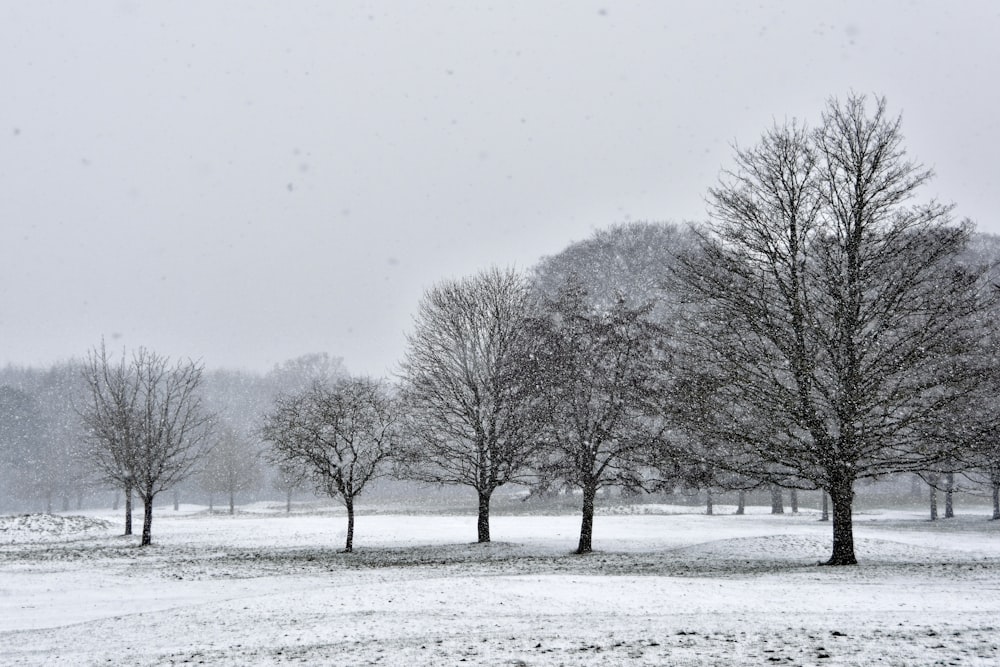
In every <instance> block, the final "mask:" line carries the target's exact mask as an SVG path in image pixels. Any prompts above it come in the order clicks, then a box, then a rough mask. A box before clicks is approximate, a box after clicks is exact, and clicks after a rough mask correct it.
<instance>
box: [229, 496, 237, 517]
mask: <svg viewBox="0 0 1000 667" xmlns="http://www.w3.org/2000/svg"><path fill="white" fill-rule="evenodd" d="M229 514H230V515H233V514H236V492H235V491H232V490H230V491H229Z"/></svg>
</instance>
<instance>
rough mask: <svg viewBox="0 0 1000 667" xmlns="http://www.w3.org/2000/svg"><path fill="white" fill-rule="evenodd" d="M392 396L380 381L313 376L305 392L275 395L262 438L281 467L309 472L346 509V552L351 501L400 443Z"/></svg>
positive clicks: (350, 539)
mask: <svg viewBox="0 0 1000 667" xmlns="http://www.w3.org/2000/svg"><path fill="white" fill-rule="evenodd" d="M398 422H399V420H398V416H397V408H396V402H395V400H394V399H393V398H392V397H391V396H390V395H389V391H388V389H387V388H386V387H385V385H384V384H383V383H381V382H379V381H376V380H372V379H368V378H350V379H344V380H340V381H337V382H335V383H332V384H328V383H326V382H323V381H320V380H317V381H316V382H314V383H313V385H312V387H310V388H309V389H306V390H305V391H302V392H299V393H296V394H292V395H282V396H279V397H278V399H277V401H276V405H275V410H274V412H273V413H271V414H270V415H268V416H267V418H266V419H265V423H264V427H263V431H262V433H263V437H264V439H265V440H267V441H268V442H270V443H271V447H272V452H273V458H274V459H275V462H276V463H278V464H279V466H284V467H285V468H286V469H290V470H304V471H307V472H308V474H309V476H310V477H311V478H312V481H313V483H314V484H315V485H316V488H317V490H319V491H322V492H324V493H326V494H327V495H329V496H330V497H332V498H340V500H341V501H342V502H343V503H344V506H345V507H346V508H347V540H346V544H345V547H344V551H345V552H346V553H350V552H351V551H353V549H354V501H355V499H356V498H357V497H358V495H359V494H360V493H361V492H362V491H363V490H364V488H365V486H366V485H367V484H368V483H369V482H370V481H372V480H373V479H375V478H377V477H379V476H380V475H382V474H384V473H385V472H386V471H387V470H386V463H387V461H388V460H389V457H390V456H391V455H392V453H393V450H394V448H395V447H396V446H397V445H398V442H399V438H398V434H399V428H398V426H399V424H398Z"/></svg>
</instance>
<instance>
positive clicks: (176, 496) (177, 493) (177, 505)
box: [174, 489, 181, 512]
mask: <svg viewBox="0 0 1000 667" xmlns="http://www.w3.org/2000/svg"><path fill="white" fill-rule="evenodd" d="M180 509H181V492H180V491H178V490H177V489H174V511H175V512H179V511H180Z"/></svg>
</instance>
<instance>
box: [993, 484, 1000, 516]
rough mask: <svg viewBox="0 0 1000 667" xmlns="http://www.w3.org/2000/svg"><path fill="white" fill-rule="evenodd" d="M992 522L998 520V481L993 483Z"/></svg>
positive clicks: (999, 500)
mask: <svg viewBox="0 0 1000 667" xmlns="http://www.w3.org/2000/svg"><path fill="white" fill-rule="evenodd" d="M993 520H994V521H997V520H1000V481H997V482H993Z"/></svg>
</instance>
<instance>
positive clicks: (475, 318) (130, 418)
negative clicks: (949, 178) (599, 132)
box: [0, 95, 1000, 565]
mask: <svg viewBox="0 0 1000 667" xmlns="http://www.w3.org/2000/svg"><path fill="white" fill-rule="evenodd" d="M931 177H932V173H931V172H930V171H929V170H927V169H925V168H924V167H923V166H922V165H920V164H919V163H916V162H914V161H912V160H911V159H910V158H909V157H908V156H907V154H906V151H905V148H904V146H903V137H902V133H901V121H900V118H899V117H894V116H891V115H890V114H889V113H888V111H887V106H886V102H885V100H884V99H881V98H880V99H875V100H868V99H866V98H865V97H864V96H859V95H850V96H849V97H848V98H847V99H845V100H843V101H841V100H836V99H832V100H830V101H829V102H828V104H827V105H826V108H825V109H824V110H823V112H822V114H821V116H820V119H819V123H818V124H817V126H816V127H815V128H810V127H808V126H806V125H804V124H802V123H799V122H798V121H788V122H785V123H782V124H776V125H774V126H773V127H772V128H770V129H768V130H767V131H766V132H765V133H764V134H763V135H762V137H761V139H760V141H759V142H758V143H757V144H756V145H754V146H752V147H750V148H737V149H736V150H735V156H734V161H733V165H732V166H731V167H730V168H729V169H727V170H726V171H724V172H723V173H722V176H721V177H720V179H719V183H718V185H717V186H716V187H714V188H712V189H711V190H710V191H709V194H708V202H709V210H710V218H709V220H708V222H706V223H703V224H699V225H688V226H683V227H682V226H677V225H669V224H649V223H634V224H629V225H619V226H615V227H612V228H609V229H607V230H603V231H600V232H597V233H596V234H595V235H594V236H593V237H592V238H591V239H588V240H586V241H583V242H580V243H576V244H574V245H572V246H570V247H569V248H567V249H566V250H565V251H563V252H562V253H560V254H558V255H555V256H553V257H549V258H546V259H544V260H543V261H542V262H541V263H540V264H539V265H538V266H537V267H535V269H534V270H533V271H532V272H531V273H530V274H524V273H521V272H518V271H515V270H513V269H502V268H491V269H487V270H484V271H481V272H479V273H477V274H475V275H472V276H468V277H465V278H460V279H454V280H444V281H441V282H440V283H438V284H437V285H435V286H433V287H432V288H431V289H429V290H428V291H427V292H426V293H425V294H424V296H423V298H422V299H421V301H420V303H419V305H418V309H417V312H416V315H415V317H414V324H413V328H412V330H411V332H410V333H409V334H408V336H407V348H406V351H405V354H404V356H403V360H402V362H401V366H400V372H399V376H398V378H396V379H395V381H388V380H384V379H372V378H363V377H351V376H350V375H348V374H347V373H346V372H345V371H344V369H343V366H342V364H340V362H339V360H336V359H332V358H330V357H327V356H325V355H314V356H313V357H311V358H310V357H306V358H302V359H300V360H299V363H298V366H297V365H296V362H294V361H293V362H289V364H286V365H285V366H284V367H282V368H276V369H275V371H274V372H273V373H271V374H268V379H267V381H266V382H259V381H255V379H254V378H253V377H251V376H248V375H247V374H239V373H224V372H213V373H206V372H205V371H204V369H203V367H202V366H201V365H200V364H196V363H194V362H190V361H180V362H171V361H170V360H168V359H166V358H163V357H160V356H159V355H156V354H155V353H154V352H151V351H148V350H144V349H141V348H140V349H139V350H135V351H133V352H132V355H131V356H128V355H127V354H126V353H125V352H123V353H122V355H121V357H115V356H113V355H109V354H108V352H107V350H106V349H105V347H104V345H103V344H102V345H100V346H98V347H95V348H94V349H93V350H91V352H90V353H89V355H88V357H87V359H86V361H85V362H83V363H79V364H74V363H67V364H64V365H60V366H58V367H55V368H53V369H51V370H50V371H48V375H44V376H38V377H36V376H32V383H33V384H32V389H31V391H26V390H25V389H19V388H18V386H17V384H16V383H15V382H13V381H12V376H16V375H17V372H15V371H14V370H12V369H8V370H7V371H6V372H4V373H2V374H0V378H3V379H4V380H5V384H4V385H3V386H2V387H0V446H3V448H4V449H3V455H4V457H5V459H6V461H5V467H11V466H13V467H14V468H16V469H18V470H19V471H20V472H19V474H18V476H17V483H19V484H22V485H27V486H32V487H33V488H34V487H37V489H38V492H41V493H49V495H50V497H51V494H52V493H53V491H52V489H53V488H56V487H53V486H51V485H50V487H51V488H50V487H46V484H47V483H48V482H47V481H42V480H55V482H54V483H55V484H56V485H58V484H66V482H67V480H71V479H73V478H74V475H75V474H76V473H75V471H76V469H77V468H78V465H77V463H78V462H79V461H81V460H83V461H85V462H86V463H87V466H88V467H87V469H88V471H89V472H90V479H93V477H94V475H96V476H97V478H99V479H100V480H101V481H102V482H103V483H106V484H110V485H113V486H115V487H116V488H120V489H122V491H123V493H124V496H125V498H126V502H130V501H131V497H132V493H133V492H134V493H135V494H136V495H138V497H139V498H140V500H141V501H142V502H143V504H144V508H145V512H144V526H143V536H142V543H143V544H148V543H149V541H150V540H151V523H152V502H153V498H154V497H155V496H156V495H157V494H159V493H162V492H163V491H165V490H168V489H170V488H173V487H176V485H177V484H178V483H180V482H181V481H182V480H184V479H192V478H200V480H201V482H202V485H203V488H205V489H206V490H208V489H209V488H211V489H212V492H217V493H222V494H228V496H229V499H230V507H232V498H233V494H234V492H235V491H236V490H238V489H239V485H240V484H244V483H245V484H249V483H251V480H254V481H253V482H252V483H258V482H259V478H260V476H261V472H260V469H259V468H256V469H255V468H254V466H252V465H249V464H248V463H249V461H250V460H251V458H252V457H251V456H250V451H251V449H253V447H251V446H252V445H256V444H262V445H264V447H263V450H262V451H264V452H265V458H266V460H267V462H268V463H269V464H270V465H271V466H272V468H273V469H274V470H276V471H277V473H278V474H276V475H275V479H276V480H278V481H277V482H276V485H277V486H278V487H281V488H284V489H294V488H299V487H301V486H303V485H309V486H312V487H313V488H314V489H316V490H317V491H319V492H322V493H324V494H327V495H329V496H331V497H334V498H339V499H340V500H342V501H343V503H344V504H345V506H346V508H347V512H348V531H347V539H346V545H345V550H346V551H351V550H352V548H353V526H354V502H355V499H356V498H357V497H358V495H359V494H361V493H362V492H363V491H364V490H365V488H366V487H367V486H368V485H369V484H370V482H371V481H372V480H374V479H377V478H379V477H380V476H393V477H396V478H400V479H409V480H417V481H420V482H426V483H433V484H447V485H460V486H466V487H469V488H471V489H472V490H474V491H475V493H476V495H477V498H478V520H477V539H478V541H479V542H489V541H490V530H489V514H490V503H491V499H492V496H493V494H494V492H495V491H496V490H497V489H498V488H500V487H502V486H504V485H507V484H523V485H527V486H528V487H530V488H531V489H532V493H533V494H538V495H544V494H546V493H551V492H553V491H554V490H556V489H559V488H562V487H566V486H568V487H571V488H575V489H577V490H579V492H580V497H581V504H582V506H581V530H580V536H579V543H578V546H577V550H576V551H577V553H587V552H589V551H591V549H592V534H593V521H594V504H595V498H596V496H597V494H598V492H599V491H600V490H601V489H602V488H608V487H617V488H619V489H622V490H624V491H626V492H629V493H639V492H643V491H656V490H663V489H672V488H677V487H678V486H688V487H693V488H714V489H724V490H748V489H753V488H758V487H761V486H769V485H770V486H773V487H775V488H788V489H796V490H819V491H822V492H823V493H824V499H826V498H829V501H830V505H831V509H832V519H833V520H832V529H833V530H832V532H833V541H832V550H831V556H830V558H829V560H828V561H827V564H830V565H849V564H854V563H856V562H857V560H856V555H855V550H854V543H853V525H852V508H853V502H854V494H855V488H856V485H857V484H858V483H859V482H860V481H862V480H867V479H878V478H882V477H885V476H889V475H893V474H898V473H918V474H921V475H922V476H923V477H924V478H925V479H926V480H927V481H928V482H929V483H930V484H932V485H936V484H938V483H939V482H941V480H944V479H949V480H953V479H954V476H955V475H956V474H959V475H965V476H967V477H968V478H969V479H972V480H974V481H976V482H977V483H980V484H982V485H983V486H984V487H985V488H986V489H988V491H989V493H990V494H991V496H992V500H993V505H994V516H993V518H994V519H998V518H1000V438H998V437H997V433H998V423H997V409H996V398H995V397H996V396H997V395H998V392H997V388H998V382H997V381H998V378H1000V374H998V370H1000V339H998V330H997V320H996V318H997V315H998V289H1000V288H998V286H997V283H998V280H1000V279H998V278H997V269H996V267H997V264H998V262H1000V239H997V238H996V237H991V236H988V235H983V234H977V233H975V231H974V227H973V226H972V225H971V223H968V222H956V221H954V220H953V219H952V216H951V207H949V206H946V205H942V204H940V203H938V202H935V201H929V202H921V201H920V200H919V199H918V195H919V193H920V190H921V189H922V187H923V186H924V185H926V183H927V182H928V181H929V180H930V178H931ZM18 372H20V373H22V375H24V376H25V377H27V375H29V374H30V373H28V371H18ZM36 375H38V374H36ZM81 379H82V380H83V381H82V383H81V382H80V380H81ZM68 387H73V389H72V392H71V393H74V395H72V396H67V393H66V392H67V391H68V390H67V388H68ZM81 422H82V425H83V428H82V429H81V428H80V425H81ZM39 433H44V436H42V435H39ZM81 435H82V436H84V437H83V438H82V439H81ZM43 441H44V442H45V443H46V444H44V445H43V444H41V443H42V442H43ZM46 447H48V448H49V449H46ZM53 447H56V448H58V447H63V448H64V453H65V452H68V451H70V450H72V451H73V452H75V455H74V456H67V455H52V453H53V452H56V451H58V450H55V449H51V448H53ZM241 465H242V466H243V467H240V466H241ZM50 466H51V467H52V469H51V470H50V469H49V467H50ZM282 485H283V486H282ZM47 489H48V490H47ZM289 493H290V491H289ZM126 516H127V521H130V517H131V511H130V509H129V511H128V512H127V515H126ZM129 527H130V526H129Z"/></svg>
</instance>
